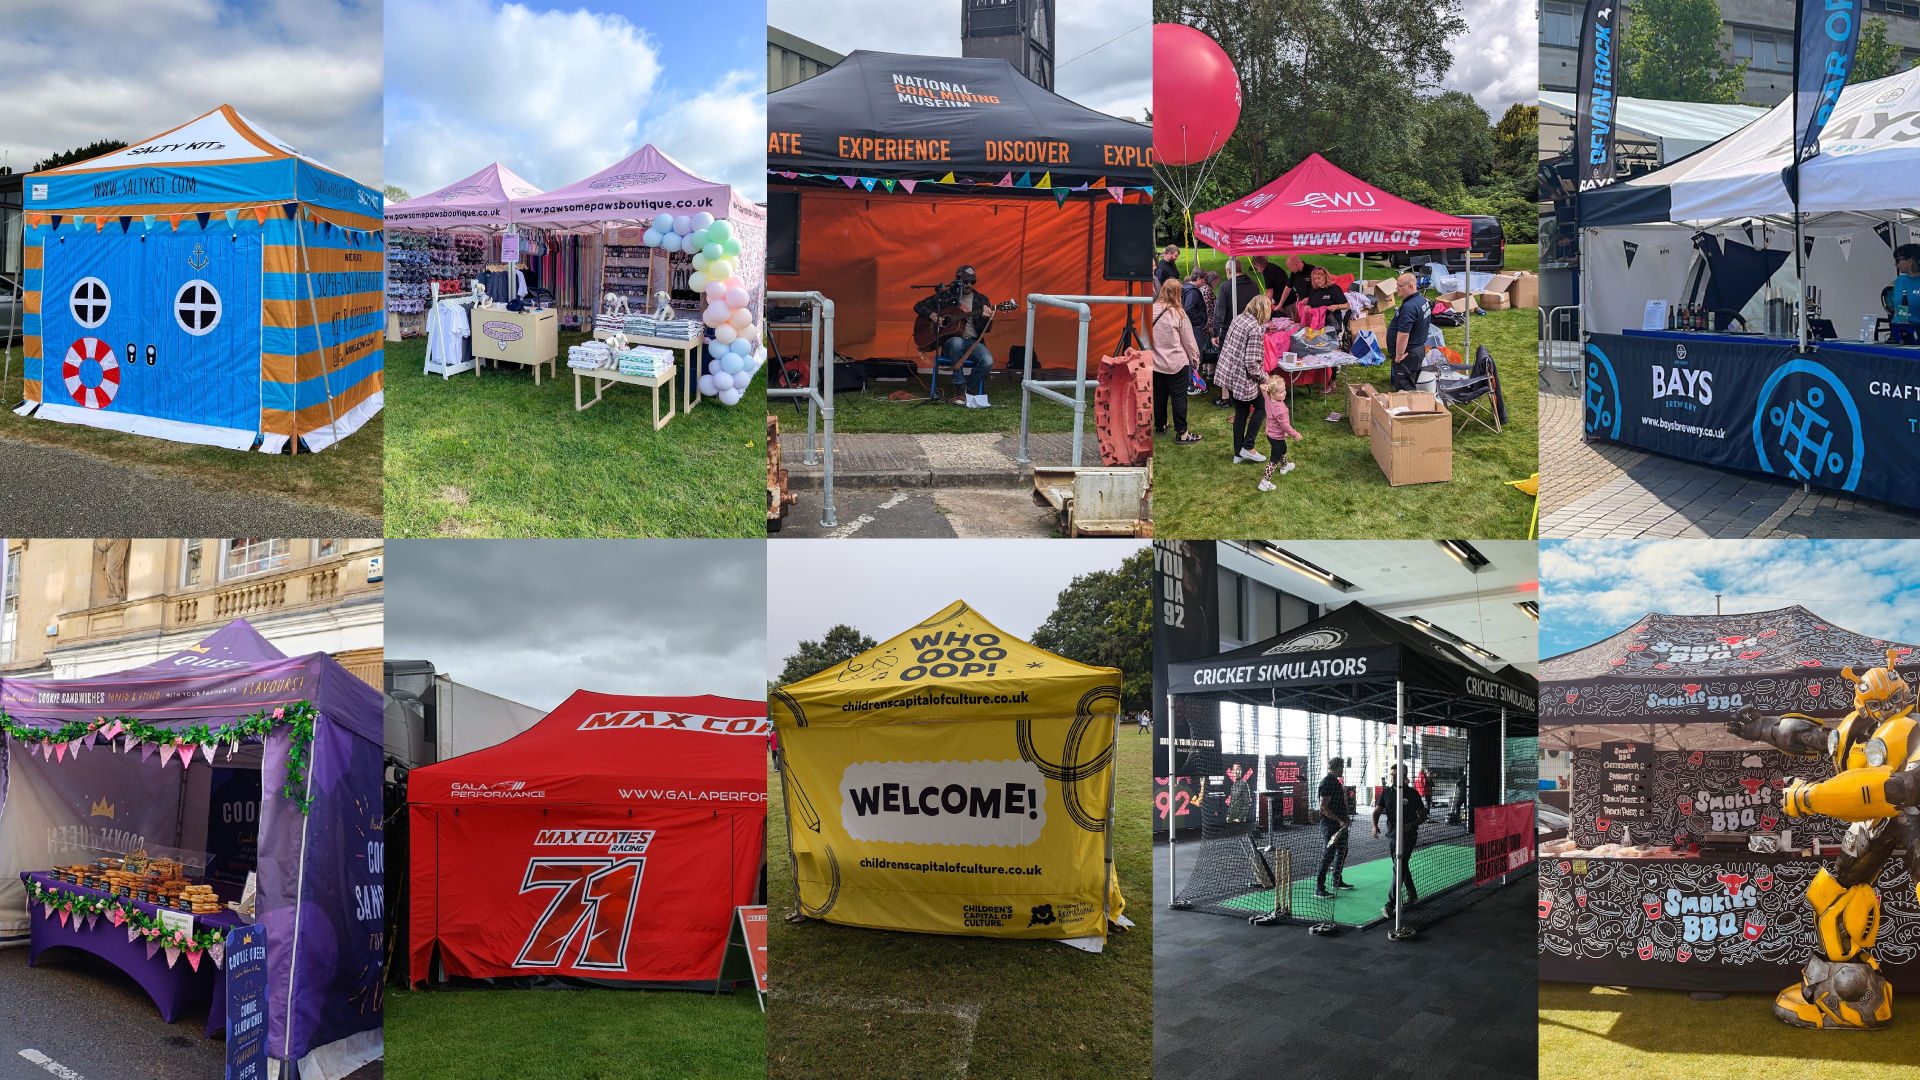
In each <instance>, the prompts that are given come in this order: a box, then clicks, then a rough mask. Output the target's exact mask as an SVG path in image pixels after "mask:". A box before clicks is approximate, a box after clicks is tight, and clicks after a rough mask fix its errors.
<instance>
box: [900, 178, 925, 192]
mask: <svg viewBox="0 0 1920 1080" xmlns="http://www.w3.org/2000/svg"><path fill="white" fill-rule="evenodd" d="M919 182H920V181H918V180H902V181H900V186H901V187H903V188H906V189H907V194H909V195H911V194H913V185H915V184H917V183H919Z"/></svg>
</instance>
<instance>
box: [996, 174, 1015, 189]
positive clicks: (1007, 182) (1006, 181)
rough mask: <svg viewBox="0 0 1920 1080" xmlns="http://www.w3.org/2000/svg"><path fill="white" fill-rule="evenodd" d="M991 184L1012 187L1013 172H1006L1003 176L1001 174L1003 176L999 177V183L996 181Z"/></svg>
mask: <svg viewBox="0 0 1920 1080" xmlns="http://www.w3.org/2000/svg"><path fill="white" fill-rule="evenodd" d="M993 186H994V187H1012V186H1013V174H1012V173H1008V174H1007V175H1005V176H1003V177H1001V178H1000V182H999V183H997V184H995V185H993Z"/></svg>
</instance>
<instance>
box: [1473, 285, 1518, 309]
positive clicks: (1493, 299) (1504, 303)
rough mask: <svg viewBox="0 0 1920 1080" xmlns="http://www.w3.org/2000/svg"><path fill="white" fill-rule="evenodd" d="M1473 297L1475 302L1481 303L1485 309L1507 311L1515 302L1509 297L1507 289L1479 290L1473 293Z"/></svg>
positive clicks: (1481, 306)
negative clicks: (1495, 290)
mask: <svg viewBox="0 0 1920 1080" xmlns="http://www.w3.org/2000/svg"><path fill="white" fill-rule="evenodd" d="M1473 299H1474V302H1475V303H1478V304H1479V305H1480V308H1481V310H1483V311H1505V310H1507V309H1508V308H1511V307H1512V306H1513V302H1512V301H1511V300H1509V299H1508V298H1507V294H1506V292H1505V290H1502V291H1500V292H1493V291H1492V290H1488V291H1486V292H1477V293H1474V294H1473Z"/></svg>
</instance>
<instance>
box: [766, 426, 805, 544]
mask: <svg viewBox="0 0 1920 1080" xmlns="http://www.w3.org/2000/svg"><path fill="white" fill-rule="evenodd" d="M799 501H800V496H798V495H795V494H794V493H793V489H792V487H791V486H790V485H789V484H788V483H787V469H786V466H785V465H783V464H781V462H780V420H779V418H778V417H776V416H774V415H773V414H772V413H768V414H767V531H768V532H779V531H780V525H781V523H782V522H783V521H784V520H785V519H786V516H787V511H788V510H790V509H792V508H793V504H795V503H797V502H799Z"/></svg>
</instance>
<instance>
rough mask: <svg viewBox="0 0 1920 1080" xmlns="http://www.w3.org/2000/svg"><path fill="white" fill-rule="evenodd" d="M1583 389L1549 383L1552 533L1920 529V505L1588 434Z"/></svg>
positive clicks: (1774, 534) (1546, 500)
mask: <svg viewBox="0 0 1920 1080" xmlns="http://www.w3.org/2000/svg"><path fill="white" fill-rule="evenodd" d="M1582 416H1583V407H1582V400H1581V397H1580V395H1579V393H1578V392H1577V391H1576V390H1574V389H1573V388H1571V387H1569V386H1568V385H1567V383H1566V380H1565V378H1564V377H1563V376H1559V375H1557V374H1556V375H1555V376H1553V377H1552V378H1551V380H1550V385H1549V386H1547V387H1544V388H1543V389H1542V390H1541V392H1540V535H1541V536H1542V537H1544V538H1547V539H1550V540H1551V539H1576V538H1577V539H1595V538H1603V537H1612V538H1637V537H1648V538H1661V537H1680V536H1684V537H1714V538H1720V539H1749V538H1751V539H1804V538H1815V539H1842V538H1883V537H1904V536H1920V514H1916V513H1914V512H1912V511H1910V510H1906V509H1904V508H1901V507H1897V506H1892V505H1889V504H1887V503H1881V502H1876V501H1874V500H1872V499H1860V498H1855V497H1853V496H1851V495H1846V494H1844V493H1839V492H1831V491H1826V490H1824V489H1820V488H1808V489H1804V490H1803V489H1802V488H1801V486H1800V485H1799V484H1795V483H1792V482H1791V481H1785V480H1780V479H1776V478H1774V477H1770V476H1763V475H1759V474H1755V473H1744V472H1735V471H1732V470H1728V469H1719V468H1715V467H1713V466H1709V465H1698V464H1695V463H1693V462H1690V461H1683V460H1681V459H1679V458H1670V457H1665V456H1662V455H1659V454H1649V453H1645V452H1643V451H1640V450H1636V449H1633V448H1632V447H1628V446H1622V445H1620V444H1618V443H1607V442H1595V443H1588V442H1584V441H1583V440H1582V439H1581V427H1582Z"/></svg>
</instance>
